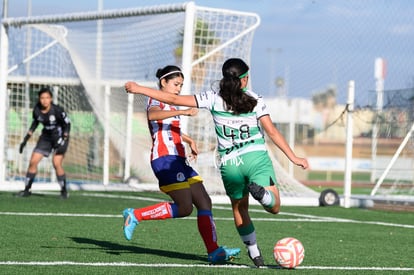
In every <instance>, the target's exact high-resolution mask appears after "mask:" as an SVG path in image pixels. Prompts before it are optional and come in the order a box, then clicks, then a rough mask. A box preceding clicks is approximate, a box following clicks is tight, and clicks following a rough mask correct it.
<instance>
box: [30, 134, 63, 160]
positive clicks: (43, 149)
mask: <svg viewBox="0 0 414 275" xmlns="http://www.w3.org/2000/svg"><path fill="white" fill-rule="evenodd" d="M59 139H62V138H59V137H58V138H51V137H46V136H43V135H41V136H40V138H39V140H38V141H37V144H36V147H35V148H34V150H33V152H36V153H40V154H42V155H43V156H44V157H48V156H49V155H50V153H51V152H52V151H54V153H55V155H64V154H65V153H66V151H67V150H68V146H69V138H67V139H65V140H64V141H63V142H62V141H61V140H59Z"/></svg>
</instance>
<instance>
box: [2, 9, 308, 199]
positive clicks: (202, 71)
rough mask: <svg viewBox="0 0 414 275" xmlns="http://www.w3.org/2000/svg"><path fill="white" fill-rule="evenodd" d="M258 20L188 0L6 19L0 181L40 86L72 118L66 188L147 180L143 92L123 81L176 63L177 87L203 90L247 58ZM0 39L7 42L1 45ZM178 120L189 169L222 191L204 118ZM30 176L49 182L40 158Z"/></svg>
mask: <svg viewBox="0 0 414 275" xmlns="http://www.w3.org/2000/svg"><path fill="white" fill-rule="evenodd" d="M259 24H260V18H259V17H258V16H257V15H256V14H253V13H246V12H237V11H232V10H222V9H212V8H206V7H199V6H195V5H194V3H192V2H189V3H185V4H171V5H160V6H150V7H142V8H134V9H124V10H107V11H101V12H87V13H74V14H62V15H54V16H37V17H25V18H6V19H5V20H3V26H4V27H6V28H7V35H5V34H4V35H3V36H2V43H3V46H2V51H3V50H6V49H8V51H7V54H6V57H7V58H8V63H7V74H8V77H7V83H3V85H4V87H5V86H6V85H7V92H6V91H4V90H1V97H2V98H3V99H4V100H5V102H6V103H5V104H6V107H7V108H5V109H2V110H1V112H5V114H4V116H5V122H1V121H0V124H1V123H4V125H5V126H4V128H5V137H4V142H5V144H4V148H7V149H6V150H5V155H4V156H3V158H2V159H0V163H1V164H2V165H3V166H4V167H5V168H4V173H3V175H2V178H4V179H5V180H6V181H7V182H9V183H11V184H12V185H13V186H17V185H16V184H14V183H15V182H17V183H19V182H20V183H21V182H22V179H23V178H24V176H25V173H26V169H27V166H28V161H29V159H30V154H31V151H32V149H33V147H34V146H35V144H36V141H37V138H38V135H39V133H40V129H38V130H37V131H36V132H35V135H34V136H33V138H31V139H30V141H29V142H28V144H27V147H26V149H25V151H24V152H23V154H19V153H18V148H19V144H20V142H21V140H22V138H23V137H24V135H25V133H26V131H27V130H28V127H29V126H30V123H31V119H32V117H31V112H32V109H33V106H34V104H36V102H37V91H38V90H39V89H40V88H41V87H43V86H50V87H51V88H52V89H53V92H54V101H55V103H57V104H59V105H61V106H62V107H63V108H64V109H65V110H66V111H67V113H68V115H69V117H70V119H71V122H72V130H71V140H70V147H69V150H68V152H67V154H66V156H65V161H64V168H65V171H66V174H67V177H68V182H69V183H70V184H72V186H74V185H77V186H79V188H82V187H84V186H86V185H87V184H88V183H95V184H96V183H98V184H100V185H101V186H104V187H106V188H109V186H110V185H111V186H115V185H116V184H117V183H123V182H125V181H127V182H128V180H130V179H134V180H135V181H136V182H137V184H135V185H134V186H141V187H142V186H146V184H145V183H152V185H155V186H157V184H154V183H156V179H155V177H154V175H153V173H152V170H151V167H150V163H149V154H150V144H151V141H150V135H149V133H148V129H147V119H146V112H145V104H146V98H145V97H143V96H139V95H135V96H134V95H127V94H126V93H125V92H124V89H123V85H124V83H125V82H126V81H129V80H134V81H137V82H139V83H140V84H143V85H147V86H151V87H154V88H155V87H156V86H157V85H156V77H155V72H156V71H157V69H158V68H162V67H164V66H166V65H169V64H172V65H178V66H180V67H181V68H182V69H183V72H184V74H185V76H186V79H185V83H184V88H183V92H184V91H195V92H200V91H203V90H208V89H210V88H211V85H215V83H216V82H217V80H219V79H220V78H221V66H222V64H223V62H224V60H226V59H227V58H230V57H241V58H243V59H244V60H246V61H247V62H248V63H250V50H251V45H252V41H253V35H254V31H255V29H256V28H257V26H258V25H259ZM5 40H7V43H8V44H5V45H4V43H5ZM3 56H4V55H3ZM7 58H6V60H7ZM3 62H4V58H3ZM4 89H6V88H4ZM3 99H0V101H1V100H3ZM183 124H184V131H185V132H186V133H188V134H189V135H190V136H192V137H193V138H194V139H195V140H196V141H197V142H198V147H199V150H200V151H201V154H200V156H199V159H198V161H197V162H196V163H192V165H193V166H194V167H195V169H196V170H197V171H198V172H199V173H200V175H201V176H202V177H203V178H204V179H205V182H206V186H207V189H208V190H209V191H210V192H211V193H212V194H223V193H224V189H223V187H222V183H221V180H220V177H219V174H218V170H217V169H216V167H215V166H214V159H215V153H214V152H215V147H216V138H215V134H214V128H213V125H212V121H211V117H210V114H208V113H207V112H203V111H200V112H199V115H198V116H197V117H194V118H190V119H186V118H183ZM39 128H40V127H39ZM274 161H276V160H274ZM276 167H277V170H280V169H281V170H283V168H281V166H276ZM277 174H278V175H282V174H284V173H283V171H280V172H277ZM2 182H4V181H2ZM37 182H38V183H39V182H43V183H45V184H48V183H50V182H52V183H54V182H56V181H55V175H54V170H53V167H52V165H51V162H50V161H45V160H44V161H42V162H41V164H40V167H39V171H38V174H37ZM129 182H131V181H129ZM281 185H282V186H286V190H289V191H288V193H289V194H292V192H291V190H295V186H297V187H298V189H297V190H299V191H297V192H293V193H295V195H296V196H297V195H300V194H301V193H303V192H304V191H303V190H307V189H306V188H303V186H302V185H301V184H300V183H299V182H297V181H296V180H295V179H293V178H292V177H290V176H286V177H283V178H281ZM36 186H40V185H39V184H37V185H36V184H35V185H34V187H33V188H36ZM48 186H50V184H49V185H48ZM307 191H309V190H307ZM282 192H283V188H282ZM309 192H310V191H309ZM305 193H306V192H305ZM310 193H311V194H312V195H313V196H314V195H315V193H312V192H310Z"/></svg>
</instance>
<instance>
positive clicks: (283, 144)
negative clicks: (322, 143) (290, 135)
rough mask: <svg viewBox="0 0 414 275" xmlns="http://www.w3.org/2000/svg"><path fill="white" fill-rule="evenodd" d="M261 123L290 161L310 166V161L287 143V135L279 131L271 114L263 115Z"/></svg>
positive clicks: (302, 165) (306, 166) (304, 166)
mask: <svg viewBox="0 0 414 275" xmlns="http://www.w3.org/2000/svg"><path fill="white" fill-rule="evenodd" d="M260 123H261V124H262V126H263V129H264V130H265V131H266V133H267V134H268V135H269V137H270V139H271V140H272V141H273V143H274V144H275V145H276V146H277V147H278V148H279V149H280V150H282V152H283V153H284V154H285V155H286V156H287V157H288V159H289V160H290V161H292V162H293V163H294V164H296V165H298V166H300V167H302V168H303V169H307V168H308V167H309V164H308V161H307V159H305V158H301V157H298V156H296V154H295V153H294V152H293V151H292V148H290V146H289V144H288V143H287V141H286V139H285V137H284V136H283V135H282V134H281V133H280V132H279V130H278V129H277V128H276V127H275V126H274V125H273V123H272V120H271V118H270V116H268V115H267V116H262V117H261V118H260Z"/></svg>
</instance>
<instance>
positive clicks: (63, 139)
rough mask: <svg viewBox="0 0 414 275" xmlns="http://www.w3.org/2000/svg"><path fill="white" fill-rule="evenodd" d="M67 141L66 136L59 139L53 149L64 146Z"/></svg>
mask: <svg viewBox="0 0 414 275" xmlns="http://www.w3.org/2000/svg"><path fill="white" fill-rule="evenodd" d="M67 139H68V137H67V136H63V137H59V139H58V140H57V142H56V145H55V149H56V148H59V147H61V146H63V145H65V143H66V140H67Z"/></svg>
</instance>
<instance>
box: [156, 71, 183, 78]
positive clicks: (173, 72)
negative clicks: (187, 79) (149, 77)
mask: <svg viewBox="0 0 414 275" xmlns="http://www.w3.org/2000/svg"><path fill="white" fill-rule="evenodd" d="M175 73H181V74H182V72H181V71H172V72H169V73H166V74H165V75H163V76H161V77H160V80H161V79H163V78H164V77H166V76H167V75H170V74H175Z"/></svg>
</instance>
